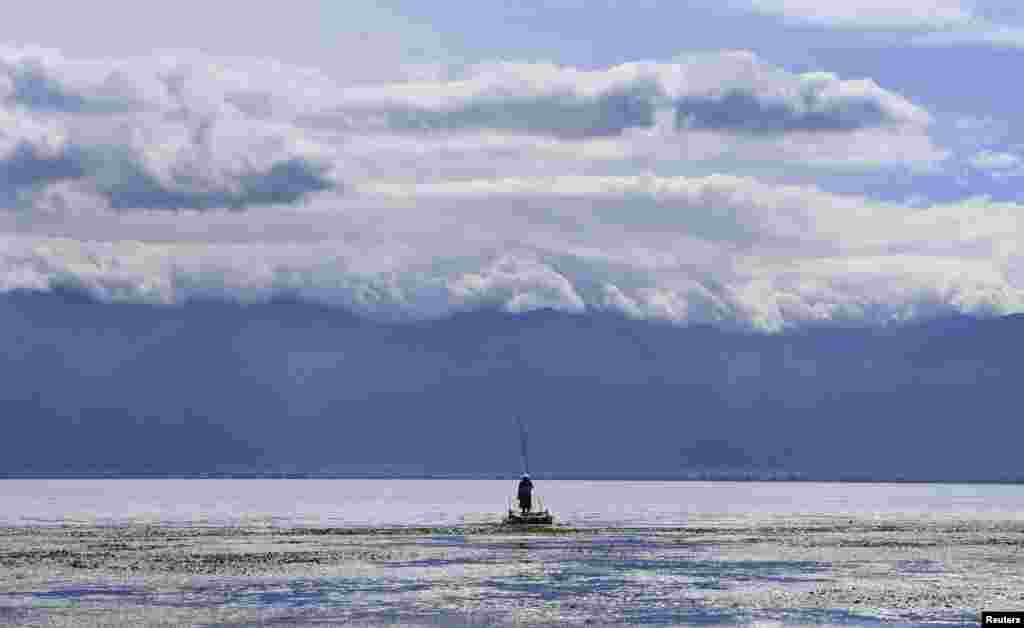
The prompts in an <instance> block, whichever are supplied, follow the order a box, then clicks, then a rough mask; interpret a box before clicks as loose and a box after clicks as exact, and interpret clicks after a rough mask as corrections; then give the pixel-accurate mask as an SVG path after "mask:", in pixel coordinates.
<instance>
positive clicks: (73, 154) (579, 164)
mask: <svg viewBox="0 0 1024 628" xmlns="http://www.w3.org/2000/svg"><path fill="white" fill-rule="evenodd" d="M0 59H2V61H0V207H2V208H3V209H4V211H0V291H2V292H11V291H53V290H68V289H70V290H74V291H80V292H84V293H87V294H89V295H91V296H92V297H94V298H96V299H99V300H102V301H111V302H146V303H160V304H176V303H183V302H187V301H190V300H209V299H214V300H231V301H242V302H264V301H271V300H275V299H300V300H304V301H310V302H315V303H322V304H327V305H331V306H337V307H341V308H345V309H349V310H351V311H353V312H356V313H358V314H361V315H364V316H368V317H372V318H377V319H385V320H417V319H423V318H437V317H444V316H448V315H451V314H453V313H456V312H460V311H465V310H476V309H495V310H503V311H509V312H524V311H529V310H535V309H541V308H553V309H557V310H562V311H568V312H574V313H581V314H585V313H588V312H594V311H610V312H615V313H617V314H620V315H624V316H628V317H632V318H637V319H649V320H659V321H668V322H672V323H676V324H694V323H709V324H714V325H720V326H724V327H730V328H742V329H760V330H769V331H771V330H780V329H786V328H791V327H797V326H801V325H807V324H828V323H842V324H861V323H868V324H885V323H889V322H893V321H904V320H910V319H914V318H919V317H929V316H935V315H941V314H945V313H951V312H969V313H977V314H1002V313H1008V312H1015V311H1020V309H1021V303H1022V296H1021V289H1022V287H1024V282H1022V277H1021V270H1022V267H1024V265H1022V263H1021V261H1020V255H1019V250H1020V233H1021V230H1020V223H1019V218H1018V217H1019V216H1020V215H1021V212H1020V211H1019V209H1020V208H1019V207H1018V206H1016V205H1014V204H1005V203H1004V204H1000V203H994V202H991V201H989V200H987V199H971V200H968V201H964V202H963V203H960V204H955V205H950V204H947V205H937V206H932V207H927V208H924V209H912V208H908V207H906V206H902V205H896V204H891V203H882V202H879V201H875V200H871V199H869V198H865V197H861V196H849V195H837V194H832V193H828V192H826V191H824V190H822V189H820V188H819V187H816V186H813V185H790V184H784V183H782V182H779V181H777V180H772V179H769V178H758V177H755V176H751V175H750V174H749V173H747V174H744V172H745V170H744V169H745V168H747V167H748V166H750V165H751V164H753V165H755V166H756V165H757V164H764V163H773V164H782V165H785V166H787V167H789V166H792V167H794V168H796V167H803V168H823V169H829V168H833V169H835V168H840V169H841V168H851V167H857V168H864V169H875V170H876V171H880V172H884V171H885V169H886V168H891V167H909V166H913V165H915V164H933V163H935V162H937V161H941V160H942V159H944V158H945V153H944V152H943V151H942V150H941V149H939V148H937V147H936V146H935V145H934V144H932V143H931V141H930V138H929V135H928V128H929V126H930V125H931V124H932V123H933V120H932V116H931V115H930V114H929V113H928V112H927V111H926V110H924V109H923V108H921V107H920V106H918V105H916V104H914V103H912V102H910V101H909V100H907V99H906V98H904V97H903V96H901V95H899V94H897V93H895V92H892V91H890V90H886V89H883V88H881V87H879V86H878V85H877V84H876V83H874V82H873V81H871V80H870V79H842V78H840V77H838V76H836V75H833V74H830V73H826V72H811V73H804V74H794V73H791V72H788V71H786V70H784V69H781V68H778V67H774V66H771V65H770V64H768V63H766V62H764V61H763V60H761V59H759V58H758V57H757V56H755V55H753V54H751V53H746V52H725V53H716V54H700V55H690V56H685V57H680V58H678V59H675V60H672V61H670V62H634V63H625V64H621V65H617V66H613V67H608V68H598V69H579V68H571V67H563V66H557V65H553V64H543V63H509V62H502V63H491V64H482V65H474V66H471V67H467V68H450V69H447V70H444V71H440V72H438V74H437V76H435V77H433V78H429V79H424V78H423V77H422V76H420V77H411V76H410V77H408V78H407V79H403V80H398V79H394V78H390V79H388V80H382V81H381V82H379V83H375V84H366V83H365V82H363V83H359V84H345V83H339V82H335V81H332V80H329V79H327V78H326V77H324V76H323V75H321V74H320V73H318V72H316V71H311V70H304V69H300V68H292V67H287V66H283V65H280V64H275V63H273V62H257V61H245V60H215V59H210V58H207V57H204V56H201V55H191V56H189V55H185V56H170V57H158V58H145V59H126V60H100V61H75V60H68V59H66V58H64V57H62V56H61V55H59V54H57V53H54V52H49V51H32V50H30V51H24V50H14V51H10V50H8V51H6V52H4V53H3V54H2V55H0ZM702 162H703V163H706V164H712V165H714V167H716V168H720V169H721V170H724V171H725V172H729V173H730V174H712V175H707V174H702V173H698V172H691V171H689V170H688V169H693V167H694V165H695V164H698V163H702ZM654 169H657V170H666V169H668V170H672V171H673V173H672V174H665V175H661V176H655V175H653V174H650V172H651V171H652V170H654ZM230 210H234V211H230ZM243 210H244V211H243Z"/></svg>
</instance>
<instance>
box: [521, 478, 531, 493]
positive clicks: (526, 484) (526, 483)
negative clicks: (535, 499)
mask: <svg viewBox="0 0 1024 628" xmlns="http://www.w3.org/2000/svg"><path fill="white" fill-rule="evenodd" d="M532 492H533V482H531V481H530V478H523V479H522V480H519V496H520V497H529V496H530V493H532Z"/></svg>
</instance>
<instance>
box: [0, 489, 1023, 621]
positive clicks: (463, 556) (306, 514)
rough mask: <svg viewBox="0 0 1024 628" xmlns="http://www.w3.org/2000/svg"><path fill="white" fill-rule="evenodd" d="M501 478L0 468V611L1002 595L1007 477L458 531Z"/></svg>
mask: <svg viewBox="0 0 1024 628" xmlns="http://www.w3.org/2000/svg"><path fill="white" fill-rule="evenodd" d="M513 489H514V482H509V481H489V480H56V481H46V480H7V481H0V623H15V624H18V625H75V626H77V625H90V624H89V623H88V621H85V623H84V624H83V621H84V620H83V618H92V621H95V625H117V626H120V625H124V626H130V625H147V624H150V623H153V622H169V623H171V624H172V625H179V624H180V625H209V626H238V625H258V624H262V623H265V622H270V623H281V624H283V625H307V624H308V625H318V624H319V625H323V624H328V625H337V624H343V625H387V624H391V625H422V626H434V625H445V626H448V625H454V626H493V625H550V626H562V625H680V624H720V625H721V624H727V625H735V624H756V625H859V626H876V625H882V624H885V625H900V626H914V625H937V624H938V625H947V626H948V625H964V626H968V625H975V621H974V617H975V616H976V615H975V613H976V612H977V611H978V610H979V609H980V608H995V607H999V608H1000V609H1005V610H1014V609H1022V608H1024V594H1022V593H1021V592H1024V551H1022V550H1024V486H1015V485H954V484H824V483H823V484H815V483H783V482H746V483H730V482H613V481H599V482H585V481H540V482H538V490H539V492H540V493H541V495H542V496H543V497H544V498H545V501H546V503H548V504H549V505H550V507H551V508H552V510H554V511H555V513H556V515H557V517H558V523H559V525H560V526H565V527H568V526H574V527H577V528H580V530H576V531H573V530H568V529H564V530H563V531H561V532H559V531H558V530H557V529H556V530H555V531H554V532H557V534H551V533H547V534H539V535H538V534H533V533H527V532H526V531H521V530H507V529H503V528H501V527H500V526H499V527H488V526H475V524H482V523H488V522H496V521H498V520H499V519H500V517H501V515H502V512H503V510H504V508H505V507H506V503H507V502H506V500H507V497H508V496H510V495H511V493H512V492H513ZM67 524H70V527H68V526H67ZM126 524H127V525H129V527H119V526H123V525H126ZM131 524H157V525H158V526H163V527H156V528H153V527H149V526H135V525H131ZM5 526H6V528H5ZM406 526H427V527H432V529H430V530H413V529H401V528H403V527H406ZM453 526H454V527H453ZM458 526H463V527H458ZM474 526H475V527H474ZM311 527H315V528H342V529H344V528H362V527H367V528H371V529H366V530H359V531H356V530H348V531H344V530H343V531H344V532H345V534H336V533H334V532H337V531H334V532H332V531H331V530H308V529H306V528H311ZM373 528H399V529H392V530H390V531H382V530H375V529H373ZM626 528H633V529H632V530H629V529H626ZM326 532H330V533H329V534H325V533H326ZM383 532H387V533H386V534H384V533H383Z"/></svg>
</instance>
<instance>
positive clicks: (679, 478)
mask: <svg viewBox="0 0 1024 628" xmlns="http://www.w3.org/2000/svg"><path fill="white" fill-rule="evenodd" d="M533 477H534V478H537V479H539V480H543V481H601V482H604V481H607V482H806V483H835V484H1024V473H1022V474H1018V475H1013V476H1007V477H999V478H941V477H939V478H924V477H912V476H908V477H887V476H878V477H874V476H870V475H867V474H837V475H812V474H802V473H790V472H753V471H752V472H742V471H722V472H716V471H703V472H682V473H632V474H626V473H555V472H552V473H544V472H541V473H534V474H533ZM518 478H519V473H418V474H401V473H398V474H394V473H316V472H311V473H300V472H281V473H272V472H248V473H246V472H240V473H228V472H215V473H120V472H84V473H83V472H75V473H35V472H30V473H0V480H515V479H518Z"/></svg>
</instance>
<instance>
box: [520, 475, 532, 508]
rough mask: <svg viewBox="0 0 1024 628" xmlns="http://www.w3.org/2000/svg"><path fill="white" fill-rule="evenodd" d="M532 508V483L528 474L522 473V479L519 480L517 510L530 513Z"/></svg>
mask: <svg viewBox="0 0 1024 628" xmlns="http://www.w3.org/2000/svg"><path fill="white" fill-rule="evenodd" d="M532 507H533V482H531V481H530V474H529V473H524V474H523V479H521V480H519V508H520V509H521V510H522V511H523V512H524V513H527V512H530V508H532Z"/></svg>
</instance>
